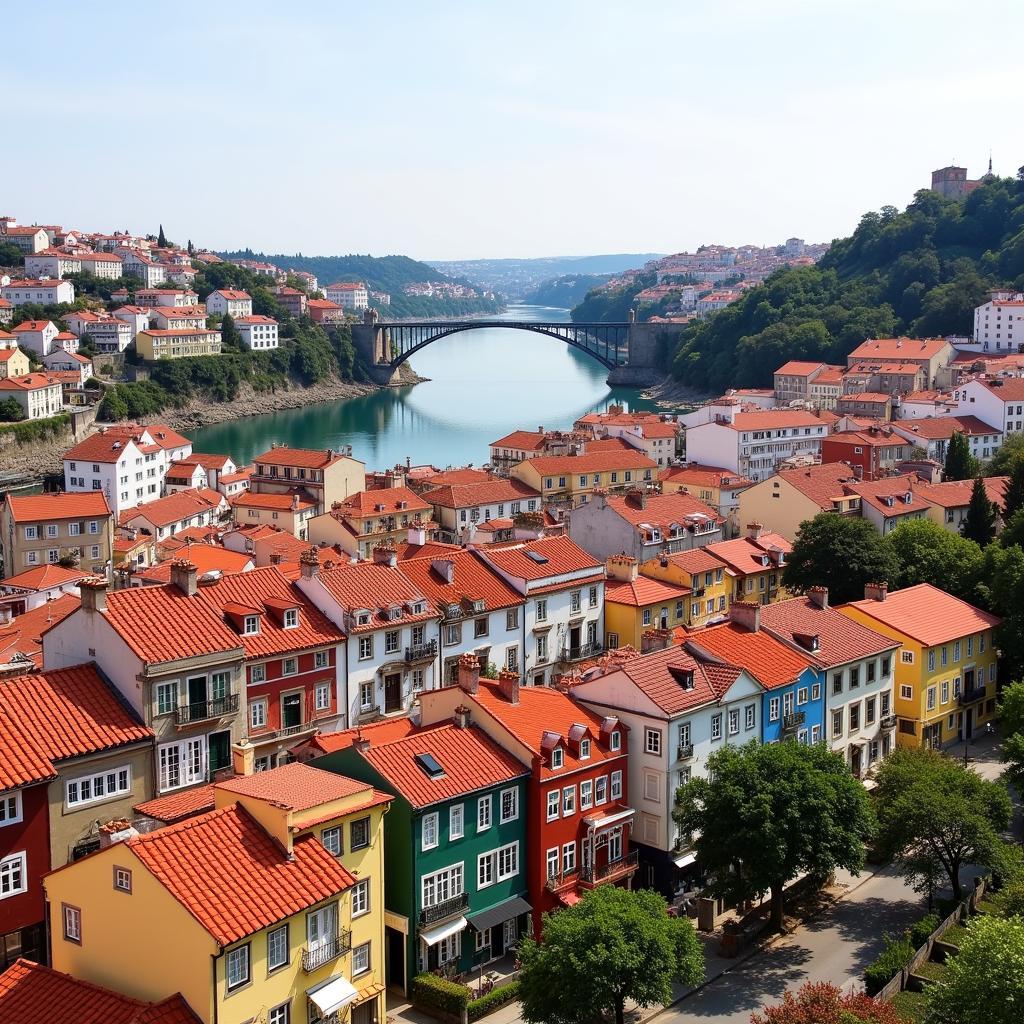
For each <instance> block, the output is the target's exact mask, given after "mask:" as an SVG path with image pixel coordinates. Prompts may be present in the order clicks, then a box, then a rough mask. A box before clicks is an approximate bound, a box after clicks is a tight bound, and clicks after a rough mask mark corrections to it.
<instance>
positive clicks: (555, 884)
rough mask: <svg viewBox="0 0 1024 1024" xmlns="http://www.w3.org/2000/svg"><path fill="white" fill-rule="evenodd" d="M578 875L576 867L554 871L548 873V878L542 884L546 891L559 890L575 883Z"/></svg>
mask: <svg viewBox="0 0 1024 1024" xmlns="http://www.w3.org/2000/svg"><path fill="white" fill-rule="evenodd" d="M579 877H580V876H579V872H578V871H577V870H576V868H573V869H572V870H571V871H556V872H555V873H554V874H550V875H548V879H547V881H546V882H545V883H544V884H545V887H546V888H547V890H548V892H559V891H560V890H562V889H565V888H566V887H567V886H571V885H575V884H576V882H577V881H578V879H579Z"/></svg>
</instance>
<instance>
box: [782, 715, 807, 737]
mask: <svg viewBox="0 0 1024 1024" xmlns="http://www.w3.org/2000/svg"><path fill="white" fill-rule="evenodd" d="M806 720H807V715H806V714H805V713H804V712H803V711H791V712H790V713H789V714H788V715H783V716H782V731H783V732H792V731H793V730H794V729H797V728H799V727H800V726H801V725H803V724H804V722H805V721H806Z"/></svg>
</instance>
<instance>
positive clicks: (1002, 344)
mask: <svg viewBox="0 0 1024 1024" xmlns="http://www.w3.org/2000/svg"><path fill="white" fill-rule="evenodd" d="M974 341H975V343H976V344H979V345H980V346H981V350H982V351H983V352H1019V351H1020V350H1021V347H1022V346H1024V292H993V293H992V297H991V298H990V299H989V300H988V302H985V303H983V304H982V305H980V306H978V307H977V308H976V309H975V310H974Z"/></svg>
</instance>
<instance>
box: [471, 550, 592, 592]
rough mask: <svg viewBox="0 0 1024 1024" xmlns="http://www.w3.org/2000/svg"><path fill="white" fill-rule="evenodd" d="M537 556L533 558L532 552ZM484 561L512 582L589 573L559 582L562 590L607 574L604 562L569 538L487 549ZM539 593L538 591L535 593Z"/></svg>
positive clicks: (484, 553) (483, 552)
mask: <svg viewBox="0 0 1024 1024" xmlns="http://www.w3.org/2000/svg"><path fill="white" fill-rule="evenodd" d="M531 552H532V553H533V555H535V556H537V557H536V558H534V557H531V555H530V553H531ZM480 555H481V557H482V558H483V559H484V561H485V562H488V563H489V564H491V565H493V566H495V567H496V568H497V569H500V570H501V571H502V572H503V573H504V574H505V575H506V576H511V577H512V578H513V579H518V580H525V581H527V582H536V581H539V580H545V579H551V578H553V577H556V576H566V575H569V574H571V573H581V572H584V571H586V570H589V572H587V575H586V576H585V577H582V578H581V577H579V576H577V577H576V578H575V579H573V580H566V581H563V582H561V583H558V584H557V586H559V587H572V586H578V585H579V583H581V582H583V581H584V580H587V581H589V580H590V579H591V577H592V576H594V575H597V576H598V577H602V576H603V575H604V563H603V562H599V561H598V560H597V559H596V558H594V557H593V555H590V554H588V553H587V552H586V551H584V550H583V548H581V547H580V546H579V545H578V544H574V543H573V542H572V541H571V540H570V539H569V538H568V537H541V538H539V539H538V540H531V541H520V542H515V543H512V544H505V545H496V546H493V547H488V548H487V549H486V550H484V551H481V552H480ZM532 592H533V593H536V590H534V591H532Z"/></svg>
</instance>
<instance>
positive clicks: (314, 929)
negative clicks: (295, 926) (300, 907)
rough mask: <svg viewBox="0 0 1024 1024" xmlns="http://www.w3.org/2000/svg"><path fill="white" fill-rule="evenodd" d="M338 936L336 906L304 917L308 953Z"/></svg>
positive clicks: (333, 905) (321, 909) (320, 947)
mask: <svg viewBox="0 0 1024 1024" xmlns="http://www.w3.org/2000/svg"><path fill="white" fill-rule="evenodd" d="M337 934H338V905H337V904H336V903H332V904H331V905H330V906H329V907H321V908H320V909H319V910H314V911H313V912H312V913H311V914H307V915H306V942H307V944H308V946H309V951H310V953H313V952H315V951H316V950H318V949H322V948H323V947H324V946H326V945H327V944H328V943H330V942H333V941H334V938H335V936H336V935H337Z"/></svg>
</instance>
